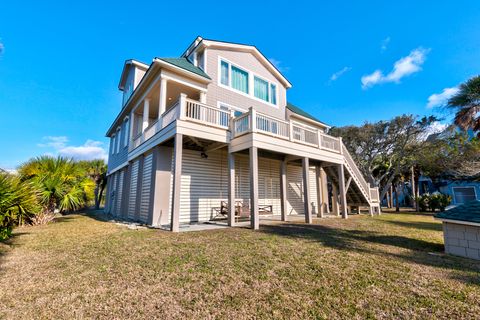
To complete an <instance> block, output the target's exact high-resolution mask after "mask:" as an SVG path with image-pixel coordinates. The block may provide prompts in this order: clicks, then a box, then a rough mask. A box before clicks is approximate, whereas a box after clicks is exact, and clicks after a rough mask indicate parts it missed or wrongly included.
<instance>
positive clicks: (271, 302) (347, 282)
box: [0, 213, 480, 319]
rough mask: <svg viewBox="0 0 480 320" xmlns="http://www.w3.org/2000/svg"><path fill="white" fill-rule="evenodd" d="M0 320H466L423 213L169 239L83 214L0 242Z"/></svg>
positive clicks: (458, 261) (457, 263)
mask: <svg viewBox="0 0 480 320" xmlns="http://www.w3.org/2000/svg"><path fill="white" fill-rule="evenodd" d="M0 293H1V298H0V318H16V319H20V318H23V319H26V318H56V319H60V318H62V319H69V318H91V317H95V318H119V319H122V318H144V317H148V318H152V317H156V318H195V319H199V318H226V319H242V318H328V319H335V318H352V319H364V318H396V319H398V318H404V319H405V318H407V319H412V318H429V319H430V318H445V319H452V318H462V319H468V318H477V319H478V317H480V262H475V261H472V260H467V259H463V258H457V257H452V256H445V255H444V254H443V236H442V232H441V224H440V223H438V222H436V221H434V220H433V218H432V216H431V215H429V214H412V213H401V214H385V215H382V216H380V217H375V218H371V217H369V216H351V217H350V219H348V220H346V221H345V220H341V219H323V220H317V221H315V224H313V225H304V224H297V223H289V224H273V225H262V226H261V230H260V231H258V232H253V231H251V230H249V229H240V228H230V229H221V230H214V231H201V232H189V233H180V234H173V233H169V232H165V231H157V230H150V229H145V230H130V229H127V228H125V227H122V226H118V225H116V224H113V223H109V222H104V221H101V219H98V218H95V217H94V216H89V215H70V216H66V217H62V218H60V219H59V220H58V221H57V222H56V223H52V224H50V225H47V226H40V227H24V228H18V229H16V230H15V236H14V237H13V238H12V239H11V240H9V242H8V243H3V244H2V243H0Z"/></svg>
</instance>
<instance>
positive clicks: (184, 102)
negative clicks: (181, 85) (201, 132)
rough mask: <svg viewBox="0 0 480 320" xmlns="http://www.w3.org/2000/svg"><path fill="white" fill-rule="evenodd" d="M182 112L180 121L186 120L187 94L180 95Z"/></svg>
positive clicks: (180, 112)
mask: <svg viewBox="0 0 480 320" xmlns="http://www.w3.org/2000/svg"><path fill="white" fill-rule="evenodd" d="M179 107H180V110H179V111H178V112H179V113H178V119H179V120H183V119H185V112H186V109H187V95H186V94H185V93H180V106H179Z"/></svg>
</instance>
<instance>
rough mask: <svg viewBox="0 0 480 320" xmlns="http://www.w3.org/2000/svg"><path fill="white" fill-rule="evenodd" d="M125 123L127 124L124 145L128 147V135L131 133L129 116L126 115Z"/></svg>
mask: <svg viewBox="0 0 480 320" xmlns="http://www.w3.org/2000/svg"><path fill="white" fill-rule="evenodd" d="M123 123H124V125H125V136H124V139H123V147H124V148H126V147H128V135H129V132H130V119H129V118H128V117H126V118H125V119H124V120H123Z"/></svg>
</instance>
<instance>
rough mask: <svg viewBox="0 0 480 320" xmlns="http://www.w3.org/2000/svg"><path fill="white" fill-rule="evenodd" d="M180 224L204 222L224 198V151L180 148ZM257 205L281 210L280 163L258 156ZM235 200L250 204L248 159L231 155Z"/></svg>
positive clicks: (225, 154) (225, 178)
mask: <svg viewBox="0 0 480 320" xmlns="http://www.w3.org/2000/svg"><path fill="white" fill-rule="evenodd" d="M182 165H183V168H182V186H181V199H180V223H189V222H197V221H208V220H210V219H212V218H213V217H215V215H216V211H215V209H220V205H221V201H227V200H228V175H227V174H228V163H227V151H226V150H218V151H215V152H210V153H209V154H208V158H207V159H204V158H201V156H200V152H198V151H193V150H186V149H184V150H183V162H182ZM258 179H259V205H272V209H273V212H274V214H278V215H279V214H280V213H281V211H280V210H281V207H280V206H281V204H280V162H279V161H277V160H271V159H264V158H259V177H258ZM235 199H236V201H243V202H244V203H245V204H247V205H248V204H249V203H250V180H249V158H248V156H245V155H236V156H235Z"/></svg>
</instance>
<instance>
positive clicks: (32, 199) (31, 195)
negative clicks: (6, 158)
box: [0, 171, 39, 240]
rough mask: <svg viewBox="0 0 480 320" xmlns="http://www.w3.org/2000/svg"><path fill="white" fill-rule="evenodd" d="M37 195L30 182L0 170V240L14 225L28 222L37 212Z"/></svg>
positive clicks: (8, 234) (5, 236)
mask: <svg viewBox="0 0 480 320" xmlns="http://www.w3.org/2000/svg"><path fill="white" fill-rule="evenodd" d="M38 196H39V192H38V190H37V189H36V188H35V186H34V185H33V184H32V183H30V182H28V181H27V182H21V181H20V179H19V178H18V177H17V176H15V175H12V174H9V173H7V172H4V171H0V240H5V239H6V238H8V237H9V236H10V234H11V231H12V227H13V226H14V225H20V224H23V223H25V222H28V221H29V220H30V219H31V218H32V217H33V216H34V215H35V213H37V212H38V210H39V204H38Z"/></svg>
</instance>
